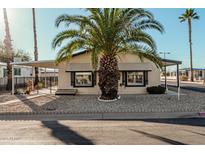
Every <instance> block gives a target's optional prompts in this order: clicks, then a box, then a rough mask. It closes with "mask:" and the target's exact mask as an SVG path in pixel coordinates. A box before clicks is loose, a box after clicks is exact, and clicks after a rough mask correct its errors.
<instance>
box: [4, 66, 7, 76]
mask: <svg viewBox="0 0 205 154" xmlns="http://www.w3.org/2000/svg"><path fill="white" fill-rule="evenodd" d="M3 77H7V69H6V68H3Z"/></svg>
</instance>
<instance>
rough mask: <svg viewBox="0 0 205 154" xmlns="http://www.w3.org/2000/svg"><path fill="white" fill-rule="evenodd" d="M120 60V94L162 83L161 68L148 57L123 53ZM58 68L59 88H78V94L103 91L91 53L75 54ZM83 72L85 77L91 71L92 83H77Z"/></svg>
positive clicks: (138, 90) (144, 89)
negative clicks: (143, 57) (100, 87)
mask: <svg viewBox="0 0 205 154" xmlns="http://www.w3.org/2000/svg"><path fill="white" fill-rule="evenodd" d="M118 62H119V65H118V66H119V70H120V81H119V94H144V93H146V87H149V86H157V85H160V69H159V68H157V67H156V65H155V64H154V63H153V62H151V61H149V60H147V59H144V60H143V61H141V60H140V59H139V57H138V56H137V55H134V54H121V55H120V56H119V58H118ZM58 68H59V79H58V89H77V94H100V93H101V92H100V89H99V86H98V72H97V71H94V70H93V68H92V65H91V54H90V53H88V52H83V53H80V54H75V55H74V56H73V58H72V59H71V60H70V61H69V62H62V63H60V64H59V66H58ZM83 73H84V74H85V75H84V76H85V77H86V74H89V73H90V78H92V80H93V79H94V81H92V85H91V84H90V86H89V85H88V86H78V85H75V84H76V80H77V79H76V78H78V77H79V76H78V74H80V76H81V77H82V76H83V75H82V74H83ZM91 74H92V75H91ZM87 77H88V75H87ZM128 78H129V79H128ZM136 78H137V79H136ZM73 80H74V81H73ZM85 80H86V79H85ZM129 81H131V82H132V81H136V82H134V83H137V84H132V83H129Z"/></svg>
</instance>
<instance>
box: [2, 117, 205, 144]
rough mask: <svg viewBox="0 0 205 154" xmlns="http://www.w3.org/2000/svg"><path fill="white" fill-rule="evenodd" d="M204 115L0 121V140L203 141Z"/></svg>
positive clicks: (39, 141) (64, 141)
mask: <svg viewBox="0 0 205 154" xmlns="http://www.w3.org/2000/svg"><path fill="white" fill-rule="evenodd" d="M204 132H205V119H161V120H155V119H152V120H141V121H68V120H67V121H0V144H148V145H149V144H160V145H161V144H177V145H185V144H205V133H204Z"/></svg>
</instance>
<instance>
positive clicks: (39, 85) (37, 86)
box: [35, 82, 44, 89]
mask: <svg viewBox="0 0 205 154" xmlns="http://www.w3.org/2000/svg"><path fill="white" fill-rule="evenodd" d="M43 86H44V85H43V83H42V82H38V84H37V85H36V86H35V88H36V89H42V88H43Z"/></svg>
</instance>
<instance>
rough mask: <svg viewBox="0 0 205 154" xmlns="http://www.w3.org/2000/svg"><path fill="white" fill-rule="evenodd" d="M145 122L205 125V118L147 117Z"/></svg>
mask: <svg viewBox="0 0 205 154" xmlns="http://www.w3.org/2000/svg"><path fill="white" fill-rule="evenodd" d="M143 121H144V122H155V123H165V124H176V125H189V126H205V119H204V118H186V119H185V118H183V119H178V118H177V119H147V120H146V119H145V120H143Z"/></svg>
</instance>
